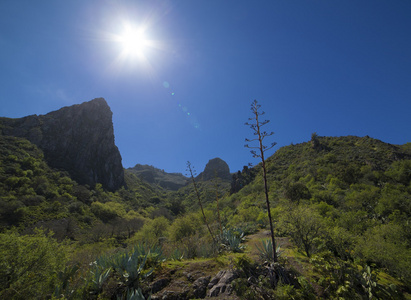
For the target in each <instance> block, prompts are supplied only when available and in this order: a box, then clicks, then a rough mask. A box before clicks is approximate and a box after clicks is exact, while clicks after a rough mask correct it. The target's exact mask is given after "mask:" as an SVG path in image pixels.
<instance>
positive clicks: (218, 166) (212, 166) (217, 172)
mask: <svg viewBox="0 0 411 300" xmlns="http://www.w3.org/2000/svg"><path fill="white" fill-rule="evenodd" d="M215 177H219V178H221V179H223V180H231V174H230V168H229V167H228V164H227V163H226V162H225V161H224V160H222V159H221V158H218V157H216V158H213V159H210V160H209V161H208V163H207V164H206V166H205V168H204V171H203V172H201V173H200V174H199V175H198V176H197V179H199V180H210V179H213V178H215Z"/></svg>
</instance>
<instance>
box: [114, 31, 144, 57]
mask: <svg viewBox="0 0 411 300" xmlns="http://www.w3.org/2000/svg"><path fill="white" fill-rule="evenodd" d="M119 41H120V42H121V43H122V46H123V51H124V52H125V54H126V55H131V56H139V57H141V56H144V51H145V50H147V49H146V47H147V46H148V44H149V43H148V40H147V39H146V37H145V34H144V30H143V29H142V28H131V27H129V28H126V29H125V30H124V32H123V33H122V34H121V35H120V38H119Z"/></svg>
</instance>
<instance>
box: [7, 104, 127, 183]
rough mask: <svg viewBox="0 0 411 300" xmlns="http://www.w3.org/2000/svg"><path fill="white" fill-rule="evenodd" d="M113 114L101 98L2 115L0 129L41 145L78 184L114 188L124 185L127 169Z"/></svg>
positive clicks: (55, 165)
mask: <svg viewBox="0 0 411 300" xmlns="http://www.w3.org/2000/svg"><path fill="white" fill-rule="evenodd" d="M112 114H113V113H112V112H111V110H110V107H109V106H108V105H107V102H106V101H105V100H104V99H103V98H97V99H94V100H92V101H89V102H84V103H82V104H78V105H73V106H69V107H63V108H61V109H59V110H57V111H53V112H50V113H48V114H46V115H39V116H37V115H31V116H27V117H24V118H18V119H10V118H0V131H1V134H3V135H10V136H16V137H23V138H26V139H28V140H29V141H30V142H32V143H33V144H35V145H37V146H38V147H39V148H40V149H41V150H43V152H44V157H45V159H46V161H47V163H48V164H49V165H50V166H51V167H53V168H58V169H63V170H66V171H67V172H68V173H69V174H70V176H71V177H72V178H73V179H75V180H76V181H77V182H78V183H80V184H88V185H90V186H94V185H95V184H96V183H101V184H102V185H103V187H104V188H106V189H108V190H110V191H114V190H117V189H118V188H120V187H121V186H123V185H124V169H123V165H122V163H121V155H120V152H119V150H118V148H117V147H116V145H115V144H114V130H113V122H112Z"/></svg>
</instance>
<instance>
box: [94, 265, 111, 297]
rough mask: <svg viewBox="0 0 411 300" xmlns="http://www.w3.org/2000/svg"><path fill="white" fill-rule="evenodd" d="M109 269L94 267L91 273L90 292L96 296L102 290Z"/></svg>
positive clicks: (109, 271) (108, 274)
mask: <svg viewBox="0 0 411 300" xmlns="http://www.w3.org/2000/svg"><path fill="white" fill-rule="evenodd" d="M110 273H111V268H108V269H104V268H100V267H98V266H95V267H94V270H93V271H91V274H92V279H91V290H92V291H93V292H94V293H96V294H98V293H100V292H101V290H102V289H103V285H104V283H105V282H106V280H107V278H108V277H109V276H110Z"/></svg>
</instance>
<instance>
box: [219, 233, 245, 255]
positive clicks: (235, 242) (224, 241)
mask: <svg viewBox="0 0 411 300" xmlns="http://www.w3.org/2000/svg"><path fill="white" fill-rule="evenodd" d="M219 240H220V244H221V245H222V246H223V248H225V249H228V250H230V251H233V252H242V251H243V250H244V248H245V246H244V245H241V243H242V242H243V241H244V232H242V231H240V230H238V229H237V230H236V229H226V228H224V229H223V233H222V234H221V235H220V237H219Z"/></svg>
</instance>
